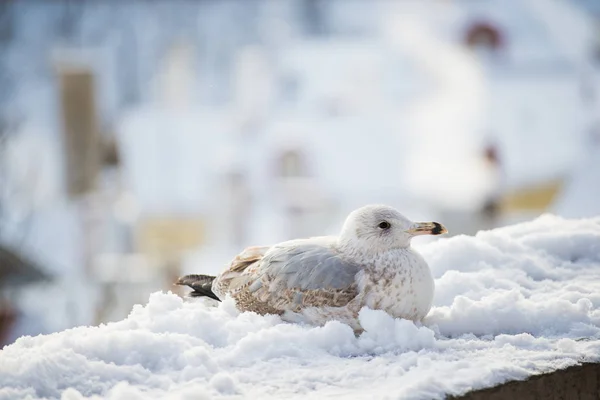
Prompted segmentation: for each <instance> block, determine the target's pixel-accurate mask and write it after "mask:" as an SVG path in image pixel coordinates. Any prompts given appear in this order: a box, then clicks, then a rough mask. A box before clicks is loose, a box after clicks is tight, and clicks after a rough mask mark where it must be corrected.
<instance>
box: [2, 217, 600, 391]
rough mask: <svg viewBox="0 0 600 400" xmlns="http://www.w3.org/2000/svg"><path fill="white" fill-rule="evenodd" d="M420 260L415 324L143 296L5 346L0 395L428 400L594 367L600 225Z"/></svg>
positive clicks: (465, 240) (555, 228)
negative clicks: (102, 321)
mask: <svg viewBox="0 0 600 400" xmlns="http://www.w3.org/2000/svg"><path fill="white" fill-rule="evenodd" d="M417 244H418V243H417ZM420 251H421V252H422V253H423V255H424V256H425V258H426V259H427V260H428V262H429V263H430V266H431V267H432V270H433V273H434V275H435V278H436V297H435V301H434V307H433V309H432V310H431V312H430V314H429V316H428V317H427V318H426V320H425V321H424V324H423V326H420V325H415V324H414V323H412V322H410V321H406V320H399V319H398V320H394V319H393V318H391V317H389V316H388V315H387V314H385V313H383V312H379V311H374V310H369V309H363V310H362V311H361V313H360V321H361V323H362V325H363V327H364V328H365V332H364V333H363V334H362V335H360V336H359V337H355V335H354V334H353V332H352V330H351V329H350V328H349V327H348V326H346V325H343V324H341V323H339V322H335V321H332V322H329V323H328V324H327V325H325V326H323V327H310V326H301V325H295V324H289V323H284V322H282V321H281V320H280V318H279V317H277V316H259V315H256V314H253V313H239V312H238V311H236V309H235V307H234V305H233V303H232V302H231V301H225V302H224V303H222V304H220V305H219V306H218V307H214V306H212V305H211V304H209V303H205V302H202V301H184V300H182V299H181V298H179V297H177V296H175V295H173V294H170V293H168V294H165V293H154V294H153V295H151V297H150V300H149V302H148V304H147V305H145V306H141V305H138V306H136V307H134V309H133V311H132V312H131V314H130V315H129V317H128V318H127V319H125V320H123V321H120V322H116V323H111V324H108V325H102V326H99V327H79V328H75V329H70V330H67V331H64V332H59V333H55V334H51V335H45V336H37V337H23V338H21V339H19V340H17V342H16V343H14V344H13V345H11V346H8V347H5V348H4V349H3V350H2V351H1V352H0V399H15V398H26V397H31V398H62V399H69V400H75V399H82V398H90V397H92V398H96V397H97V396H99V397H102V398H109V399H146V398H173V399H209V398H219V397H227V398H262V399H265V398H277V399H281V398H299V397H302V398H305V397H311V398H323V397H333V396H351V398H369V399H371V398H403V399H429V398H443V397H444V396H445V394H460V393H464V392H466V391H469V390H472V389H477V388H483V387H488V386H492V385H495V384H499V383H502V382H504V381H507V380H511V379H524V378H526V377H528V376H530V375H533V374H538V373H542V372H547V371H552V370H555V369H558V368H564V367H567V366H570V365H573V364H577V363H581V362H586V361H600V360H599V358H600V309H599V307H600V217H599V218H594V219H585V220H565V219H561V218H559V217H555V216H551V215H546V216H542V217H540V218H539V219H537V220H535V221H532V222H528V223H524V224H520V225H515V226H511V227H507V228H501V229H495V230H492V231H487V232H480V233H479V234H477V235H476V236H475V237H468V236H457V237H453V238H450V239H444V240H439V241H436V242H433V243H428V244H426V245H423V246H421V247H420ZM40 301H43V299H40Z"/></svg>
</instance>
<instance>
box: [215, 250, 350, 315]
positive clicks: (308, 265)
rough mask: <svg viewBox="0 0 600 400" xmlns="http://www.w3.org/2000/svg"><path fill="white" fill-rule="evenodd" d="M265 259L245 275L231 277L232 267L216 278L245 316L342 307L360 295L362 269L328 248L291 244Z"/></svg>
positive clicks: (255, 262) (256, 261)
mask: <svg viewBox="0 0 600 400" xmlns="http://www.w3.org/2000/svg"><path fill="white" fill-rule="evenodd" d="M263 249H264V248H263ZM242 254H244V253H242ZM263 254H264V255H262V256H260V257H259V258H255V259H254V260H253V261H252V262H250V263H247V265H246V266H245V267H244V268H243V270H242V271H239V269H240V268H238V271H233V269H234V268H233V264H232V267H230V269H229V270H227V271H226V272H225V273H224V274H222V275H221V276H219V278H217V279H218V282H216V285H218V286H219V287H220V288H222V289H225V290H226V292H227V293H228V294H229V295H231V296H232V297H233V298H234V299H235V300H236V302H237V305H238V307H239V308H240V309H242V310H245V311H255V312H258V313H261V314H265V313H282V312H284V311H288V310H289V311H296V312H297V311H300V310H301V309H303V308H305V307H343V306H345V305H346V304H348V302H349V301H351V300H352V299H353V298H354V297H356V295H357V294H358V289H357V285H356V274H357V273H358V271H359V270H360V267H359V266H358V265H355V264H352V263H348V262H346V261H344V260H342V259H341V258H340V257H339V255H338V254H337V252H336V251H335V250H334V249H333V248H332V247H330V246H328V245H324V244H320V243H311V242H310V241H293V242H286V243H283V244H281V245H277V246H274V247H271V248H269V249H268V250H267V251H264V252H263ZM234 273H235V276H233V274H234Z"/></svg>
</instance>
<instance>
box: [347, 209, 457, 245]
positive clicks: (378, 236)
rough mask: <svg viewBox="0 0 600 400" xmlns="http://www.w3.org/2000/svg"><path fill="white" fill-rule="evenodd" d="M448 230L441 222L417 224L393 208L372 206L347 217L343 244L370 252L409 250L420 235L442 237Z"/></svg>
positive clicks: (355, 211)
mask: <svg viewBox="0 0 600 400" xmlns="http://www.w3.org/2000/svg"><path fill="white" fill-rule="evenodd" d="M447 232H448V231H447V230H446V228H445V227H444V226H443V225H441V224H439V223H437V222H413V221H411V220H409V219H408V218H406V217H405V216H404V215H402V214H400V213H399V212H398V210H396V209H395V208H393V207H389V206H385V205H368V206H365V207H361V208H359V209H357V210H354V211H352V212H351V213H350V215H348V218H346V222H345V223H344V226H343V228H342V232H341V234H340V243H341V244H343V245H349V246H352V247H358V248H361V249H362V250H363V251H368V252H369V253H380V252H386V251H389V250H393V249H401V248H407V247H409V246H410V240H411V239H412V238H413V237H415V236H417V235H441V234H443V233H447Z"/></svg>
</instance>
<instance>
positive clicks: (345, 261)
mask: <svg viewBox="0 0 600 400" xmlns="http://www.w3.org/2000/svg"><path fill="white" fill-rule="evenodd" d="M446 232H447V231H446V229H445V228H444V227H443V226H442V225H440V224H438V223H436V222H426V223H414V222H412V221H410V220H408V219H407V218H406V217H404V216H403V215H402V214H400V213H399V212H398V211H397V210H395V209H394V208H392V207H389V206H382V205H370V206H365V207H362V208H359V209H358V210H355V211H353V212H352V213H351V214H350V215H349V216H348V218H347V219H346V222H345V223H344V226H343V228H342V230H341V233H340V235H339V236H336V237H333V236H328V237H315V238H309V239H298V240H291V241H288V242H283V243H280V244H277V245H274V246H266V247H250V248H247V249H246V250H244V251H243V252H242V253H241V254H239V255H238V256H237V257H236V258H235V259H234V260H233V261H232V262H231V264H230V265H229V267H228V268H227V269H226V270H225V271H223V272H222V273H221V274H219V275H218V276H216V277H211V276H207V275H188V276H185V277H182V278H181V279H179V281H178V282H177V283H178V284H182V285H188V286H190V287H192V288H193V289H194V292H192V295H193V296H208V297H212V298H214V299H217V300H219V299H223V298H224V297H225V296H231V297H233V299H234V300H235V302H236V305H237V307H238V308H239V309H240V310H241V311H254V312H257V313H260V314H269V313H272V314H280V315H281V316H282V318H284V319H285V320H288V321H295V322H308V323H311V324H317V325H322V324H324V323H325V322H327V321H328V320H332V319H336V320H341V321H343V322H345V323H348V324H349V325H351V326H352V327H353V328H354V329H355V330H359V329H360V326H359V324H358V320H357V317H358V312H359V311H360V309H361V308H362V307H363V306H367V307H370V308H372V309H378V310H383V311H385V312H387V313H389V314H390V315H392V316H393V317H397V318H406V319H411V320H415V321H417V320H421V319H422V318H423V317H425V315H427V313H428V312H429V309H430V308H431V303H432V300H433V293H434V281H433V277H432V275H431V271H430V270H429V266H428V265H427V263H426V262H425V260H424V259H423V257H421V255H420V254H418V253H417V252H416V251H415V250H413V249H412V248H411V247H410V241H411V239H412V237H414V236H415V235H421V234H433V235H437V234H442V233H446Z"/></svg>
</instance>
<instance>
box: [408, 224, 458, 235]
mask: <svg viewBox="0 0 600 400" xmlns="http://www.w3.org/2000/svg"><path fill="white" fill-rule="evenodd" d="M406 232H408V233H410V234H411V235H413V236H416V235H441V234H443V233H448V229H446V227H444V225H442V224H440V223H437V222H415V223H414V224H413V226H411V227H410V229H407V230H406Z"/></svg>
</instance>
